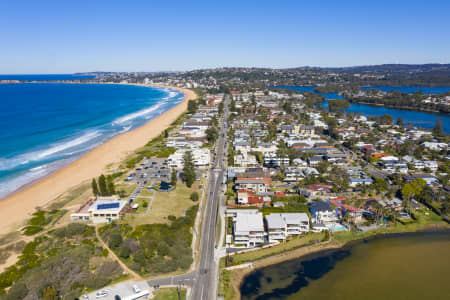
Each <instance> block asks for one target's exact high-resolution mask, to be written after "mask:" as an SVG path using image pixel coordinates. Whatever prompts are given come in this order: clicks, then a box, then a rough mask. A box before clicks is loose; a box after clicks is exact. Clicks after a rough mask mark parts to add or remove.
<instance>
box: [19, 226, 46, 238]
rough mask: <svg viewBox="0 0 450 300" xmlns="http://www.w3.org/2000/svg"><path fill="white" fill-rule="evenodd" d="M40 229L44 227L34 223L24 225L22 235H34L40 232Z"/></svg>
mask: <svg viewBox="0 0 450 300" xmlns="http://www.w3.org/2000/svg"><path fill="white" fill-rule="evenodd" d="M42 230H44V227H42V226H36V225H29V226H27V227H25V228H24V229H23V231H22V233H23V234H24V235H28V236H30V235H35V234H36V233H38V232H41V231H42Z"/></svg>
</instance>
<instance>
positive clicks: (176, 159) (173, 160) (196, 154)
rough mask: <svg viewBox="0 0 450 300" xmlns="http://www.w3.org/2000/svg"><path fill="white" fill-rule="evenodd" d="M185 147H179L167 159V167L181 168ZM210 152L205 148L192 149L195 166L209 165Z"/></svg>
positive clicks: (203, 166)
mask: <svg viewBox="0 0 450 300" xmlns="http://www.w3.org/2000/svg"><path fill="white" fill-rule="evenodd" d="M185 152H186V150H185V149H179V150H177V151H176V152H175V153H174V154H172V155H170V156H169V157H168V159H167V161H168V164H169V167H171V168H175V169H182V168H183V166H184V158H183V157H184V153H185ZM210 159H211V153H210V151H209V149H207V148H200V149H193V150H192V160H193V162H194V165H195V167H196V168H205V167H208V166H209V163H210Z"/></svg>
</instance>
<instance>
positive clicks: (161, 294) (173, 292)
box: [153, 288, 186, 300]
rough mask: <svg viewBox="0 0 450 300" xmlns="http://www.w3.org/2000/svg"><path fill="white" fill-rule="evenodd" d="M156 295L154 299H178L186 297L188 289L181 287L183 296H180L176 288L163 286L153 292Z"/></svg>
mask: <svg viewBox="0 0 450 300" xmlns="http://www.w3.org/2000/svg"><path fill="white" fill-rule="evenodd" d="M153 294H154V295H155V297H154V298H153V300H178V299H185V298H186V289H181V298H178V292H177V289H176V288H163V289H160V290H157V291H155V292H153Z"/></svg>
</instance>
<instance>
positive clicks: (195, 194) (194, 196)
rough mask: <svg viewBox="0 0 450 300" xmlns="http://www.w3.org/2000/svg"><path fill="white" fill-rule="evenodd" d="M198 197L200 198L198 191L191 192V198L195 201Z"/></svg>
mask: <svg viewBox="0 0 450 300" xmlns="http://www.w3.org/2000/svg"><path fill="white" fill-rule="evenodd" d="M198 199H199V196H198V193H197V192H193V193H192V194H191V200H192V201H194V202H197V201H198Z"/></svg>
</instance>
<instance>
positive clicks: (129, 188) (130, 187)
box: [115, 183, 137, 197]
mask: <svg viewBox="0 0 450 300" xmlns="http://www.w3.org/2000/svg"><path fill="white" fill-rule="evenodd" d="M136 187H137V184H136V183H119V184H116V185H115V188H116V191H124V193H125V196H126V197H129V196H130V195H131V193H132V192H133V191H134V190H135V189H136Z"/></svg>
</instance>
